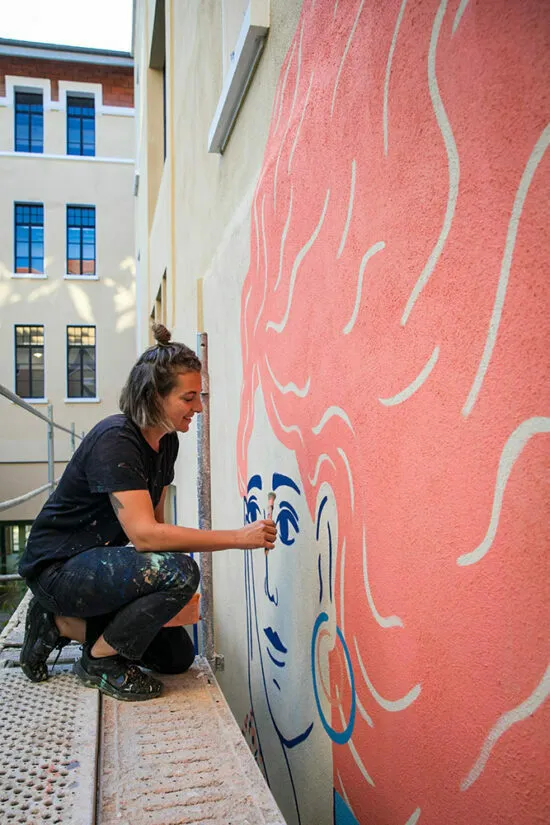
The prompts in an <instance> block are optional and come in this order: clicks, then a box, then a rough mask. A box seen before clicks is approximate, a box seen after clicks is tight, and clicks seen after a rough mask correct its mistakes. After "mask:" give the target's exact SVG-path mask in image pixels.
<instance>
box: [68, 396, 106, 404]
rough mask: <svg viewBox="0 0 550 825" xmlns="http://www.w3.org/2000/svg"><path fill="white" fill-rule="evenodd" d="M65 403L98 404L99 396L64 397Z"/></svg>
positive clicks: (99, 401)
mask: <svg viewBox="0 0 550 825" xmlns="http://www.w3.org/2000/svg"><path fill="white" fill-rule="evenodd" d="M63 401H64V402H65V404H99V403H101V398H97V397H96V398H64V399H63Z"/></svg>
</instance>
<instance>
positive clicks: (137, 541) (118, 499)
mask: <svg viewBox="0 0 550 825" xmlns="http://www.w3.org/2000/svg"><path fill="white" fill-rule="evenodd" d="M109 497H110V499H111V504H112V505H113V510H114V511H115V513H116V516H117V518H118V520H119V522H120V524H121V526H122V529H123V530H124V532H125V533H126V535H127V536H128V538H129V539H130V541H131V542H132V544H133V545H134V546H135V548H136V550H141V551H143V552H154V551H163V550H182V551H185V552H195V551H196V552H200V553H205V552H206V553H208V552H213V551H215V550H229V549H231V548H233V547H234V548H240V549H242V550H253V549H254V548H256V547H265V548H267V549H272V548H273V547H274V544H275V539H276V537H277V530H276V528H275V524H274V522H273V521H271V519H263V520H262V521H255V522H253V523H252V524H247V525H246V527H241V528H240V529H237V530H196V529H195V528H193V527H177V526H176V525H174V524H160V523H159V522H158V521H157V520H156V518H155V512H154V510H153V502H152V501H151V496H150V495H149V493H148V492H147V490H125V491H124V492H117V493H110V494H109Z"/></svg>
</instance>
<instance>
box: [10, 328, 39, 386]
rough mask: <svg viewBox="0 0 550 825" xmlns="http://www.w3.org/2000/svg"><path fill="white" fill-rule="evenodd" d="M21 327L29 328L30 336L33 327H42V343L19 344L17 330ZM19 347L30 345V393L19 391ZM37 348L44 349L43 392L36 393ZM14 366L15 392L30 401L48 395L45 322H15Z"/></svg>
mask: <svg viewBox="0 0 550 825" xmlns="http://www.w3.org/2000/svg"><path fill="white" fill-rule="evenodd" d="M20 329H28V330H29V338H30V337H31V335H32V333H31V330H33V329H41V330H42V344H32V343H30V342H29V344H19V343H18V341H17V332H18V330H20ZM19 347H28V362H29V363H28V370H29V393H28V394H25V395H23V394H22V393H21V392H19V387H18V384H17V381H18V376H17V373H18V365H17V350H18V348H19ZM37 349H42V393H41V394H34V393H33V383H34V382H33V369H32V367H33V364H34V361H33V360H32V359H33V355H34V351H35V350H37ZM13 366H14V379H15V380H14V388H15V394H16V395H18V396H19V398H24V399H28V400H29V401H33V400H42V399H43V398H45V397H46V330H45V326H44V324H14V325H13ZM37 380H38V379H37Z"/></svg>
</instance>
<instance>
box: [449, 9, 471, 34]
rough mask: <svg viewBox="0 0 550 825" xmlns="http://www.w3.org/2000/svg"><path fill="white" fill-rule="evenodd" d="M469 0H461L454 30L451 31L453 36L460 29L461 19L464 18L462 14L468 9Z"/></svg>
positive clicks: (454, 22)
mask: <svg viewBox="0 0 550 825" xmlns="http://www.w3.org/2000/svg"><path fill="white" fill-rule="evenodd" d="M469 2H470V0H460V6H459V7H458V9H457V10H456V14H455V19H454V20H453V30H452V32H451V37H452V36H453V34H454V33H455V31H456V30H457V29H458V25H459V23H460V21H461V20H462V15H463V14H464V12H465V11H466V6H467V5H468V3H469Z"/></svg>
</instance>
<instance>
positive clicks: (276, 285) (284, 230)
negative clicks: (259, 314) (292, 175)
mask: <svg viewBox="0 0 550 825" xmlns="http://www.w3.org/2000/svg"><path fill="white" fill-rule="evenodd" d="M291 216H292V186H291V187H290V204H289V207H288V215H287V218H286V223H285V225H284V228H283V234H282V235H281V246H280V249H279V274H278V275H277V280H276V281H275V286H274V287H273V292H276V291H277V289H278V288H279V283H280V281H281V276H282V274H283V256H284V251H285V243H286V235H287V232H288V227H289V226H290V218H291Z"/></svg>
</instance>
